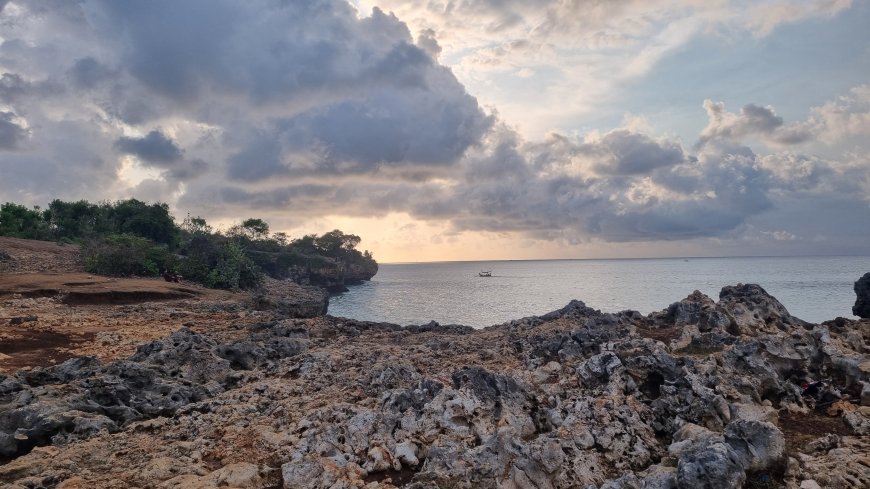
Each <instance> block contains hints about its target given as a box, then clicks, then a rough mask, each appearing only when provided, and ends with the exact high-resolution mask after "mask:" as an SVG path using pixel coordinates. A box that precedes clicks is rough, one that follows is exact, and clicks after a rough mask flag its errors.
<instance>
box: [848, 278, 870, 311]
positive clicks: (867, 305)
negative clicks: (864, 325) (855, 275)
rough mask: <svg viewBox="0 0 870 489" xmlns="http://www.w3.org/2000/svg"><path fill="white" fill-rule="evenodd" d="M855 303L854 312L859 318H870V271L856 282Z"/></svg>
mask: <svg viewBox="0 0 870 489" xmlns="http://www.w3.org/2000/svg"><path fill="white" fill-rule="evenodd" d="M855 295H857V296H858V297H857V298H856V299H855V305H854V306H852V314H854V315H856V316H858V317H859V318H864V319H870V272H868V273H865V274H864V276H863V277H861V278H859V279H858V280H857V281H856V282H855Z"/></svg>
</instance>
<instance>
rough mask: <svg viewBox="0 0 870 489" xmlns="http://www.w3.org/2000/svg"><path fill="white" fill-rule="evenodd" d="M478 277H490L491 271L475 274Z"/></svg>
mask: <svg viewBox="0 0 870 489" xmlns="http://www.w3.org/2000/svg"><path fill="white" fill-rule="evenodd" d="M477 276H478V277H492V271H490V270H486V271H482V272H480V273H478V274H477Z"/></svg>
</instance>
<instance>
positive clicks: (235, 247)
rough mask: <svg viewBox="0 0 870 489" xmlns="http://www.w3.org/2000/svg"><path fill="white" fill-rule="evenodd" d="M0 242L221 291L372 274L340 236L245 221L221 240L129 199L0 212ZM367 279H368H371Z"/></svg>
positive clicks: (203, 225) (366, 256)
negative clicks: (172, 276)
mask: <svg viewBox="0 0 870 489" xmlns="http://www.w3.org/2000/svg"><path fill="white" fill-rule="evenodd" d="M0 236H11V237H16V238H26V239H39V240H50V241H57V242H60V243H80V244H81V250H82V259H83V261H84V264H85V268H86V269H87V270H88V271H90V272H92V273H97V274H101V275H114V276H128V275H137V276H157V275H160V274H161V273H163V272H164V271H170V272H172V273H177V274H180V275H181V276H182V277H184V279H185V280H192V281H195V282H199V283H202V284H203V285H205V286H206V287H212V288H221V289H249V288H253V287H256V286H258V285H259V284H261V283H262V281H263V277H264V275H268V276H271V277H274V278H279V279H282V278H287V277H291V276H294V275H298V274H300V273H302V274H305V273H310V272H311V270H322V269H330V268H331V269H341V270H344V269H346V268H347V269H350V268H356V269H364V270H377V263H376V262H375V261H374V259H373V258H372V255H371V253H369V252H368V251H365V252H363V253H361V252H360V251H358V250H357V249H356V247H357V246H358V245H359V243H360V237H359V236H355V235H352V234H344V233H342V232H341V231H339V230H335V231H330V232H328V233H326V234H324V235H322V236H317V235H314V234H311V235H307V236H303V237H301V238H298V239H295V240H291V239H290V237H289V236H287V234H285V233H274V234H272V235H271V236H270V234H269V224H268V223H266V222H265V221H264V220H262V219H258V218H250V219H245V220H244V221H242V222H241V223H239V224H237V225H235V226H232V227H231V228H230V229H229V230H227V231H226V233H221V232H220V231H217V232H216V231H215V230H214V229H213V228H212V227H211V226H210V225H209V224H208V223H207V222H206V220H205V219H203V218H202V217H190V216H188V217H187V218H185V219H184V220H183V221H182V222H181V224H180V225H179V224H176V222H175V218H174V217H173V216H172V215H171V214H170V212H169V206H168V205H166V204H160V203H155V204H148V203H146V202H141V201H139V200H136V199H129V200H122V201H118V202H101V203H97V204H93V203H90V202H87V201H85V200H80V201H77V202H63V201H61V200H54V201H52V202H51V203H50V204H49V205H48V208H46V209H44V210H43V209H40V208H39V207H34V208H32V209H29V208H27V207H25V206H22V205H18V204H15V203H5V204H3V205H2V206H0ZM372 273H373V272H372Z"/></svg>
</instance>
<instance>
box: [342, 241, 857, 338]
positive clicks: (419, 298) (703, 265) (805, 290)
mask: <svg viewBox="0 0 870 489" xmlns="http://www.w3.org/2000/svg"><path fill="white" fill-rule="evenodd" d="M481 270H492V275H493V276H492V277H491V278H482V277H478V275H477V274H478V272H479V271H481ZM868 271H870V257H789V258H768V257H753V258H688V259H683V258H668V259H636V260H544V261H490V262H444V263H413V264H384V265H381V266H380V270H379V271H378V274H377V275H376V276H375V277H374V278H373V279H372V280H371V282H366V283H364V284H362V285H358V286H352V287H350V291H349V292H346V293H344V294H341V295H338V296H335V297H332V298H331V299H330V303H329V314H332V315H333V316H343V317H349V318H354V319H361V320H369V321H386V322H391V323H397V324H402V325H406V324H423V323H427V322H429V321H431V320H435V321H438V322H439V323H441V324H451V323H455V324H466V325H469V326H474V327H484V326H489V325H492V324H500V323H503V322H505V321H509V320H511V319H518V318H521V317H525V316H532V315H540V314H544V313H547V312H550V311H552V310H555V309H559V308H561V307H562V306H564V305H565V304H567V303H568V302H569V301H570V300H571V299H580V300H582V301H584V302H585V303H586V304H587V305H588V306H590V307H593V308H596V309H601V310H602V311H606V312H616V311H621V310H624V309H635V310H638V311H640V312H642V313H644V314H647V313H650V312H652V311H659V310H662V309H664V308H665V307H667V306H668V304H671V303H672V302H676V301H678V300H680V299H682V298H684V297H686V296H687V295H689V294H690V293H691V292H692V291H693V290H696V289H697V290H700V291H701V292H704V293H705V294H707V295H709V296H710V297H712V298H713V299H714V300H718V297H719V290H720V289H721V288H722V287H723V286H725V285H733V284H737V283H740V282H742V283H757V284H760V285H761V286H762V287H764V288H765V290H767V291H768V293H770V294H772V295H773V296H774V297H776V298H777V299H779V301H780V302H782V303H783V305H785V307H786V308H787V309H788V310H789V312H791V313H792V314H793V315H795V316H797V317H799V318H801V319H804V320H806V321H812V322H820V321H824V320H827V319H833V318H835V317H837V316H843V317H853V316H852V305H853V304H854V303H855V293H854V292H853V290H852V286H853V284H854V282H855V280H857V279H858V278H859V277H860V276H861V275H863V274H864V273H866V272H868Z"/></svg>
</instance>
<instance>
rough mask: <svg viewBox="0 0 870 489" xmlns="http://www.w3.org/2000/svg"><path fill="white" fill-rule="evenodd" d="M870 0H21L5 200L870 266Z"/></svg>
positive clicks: (474, 253)
mask: <svg viewBox="0 0 870 489" xmlns="http://www.w3.org/2000/svg"><path fill="white" fill-rule="evenodd" d="M867 25H870V2H868V1H866V0H767V1H748V0H745V1H744V0H733V1H727V0H611V1H604V0H353V1H350V2H348V1H345V0H306V1H293V0H289V1H286V0H285V1H279V0H249V1H229V0H186V1H184V2H177V1H169V0H156V1H148V2H137V1H114V0H0V202H6V201H11V202H17V203H21V204H26V205H40V206H45V205H46V204H47V203H48V202H49V201H51V200H52V199H54V198H60V199H64V200H78V199H87V200H90V201H99V200H116V199H125V198H130V197H135V198H138V199H140V200H145V201H149V202H154V201H160V202H167V203H168V204H169V205H170V206H171V208H172V209H173V212H174V213H175V215H176V216H177V217H179V218H183V217H184V216H186V215H188V214H190V215H191V216H202V217H205V218H206V219H207V220H208V221H209V223H210V224H212V225H215V226H218V227H223V228H227V227H229V226H230V225H232V224H234V223H236V222H239V221H241V220H243V219H245V218H248V217H258V218H262V219H264V220H266V221H267V222H269V224H270V225H271V228H272V230H273V231H284V232H287V233H288V234H289V235H290V236H291V237H299V236H302V235H304V234H309V233H323V232H326V231H329V230H332V229H335V228H339V229H341V230H343V231H345V232H348V233H353V234H357V235H359V236H360V237H361V238H362V243H361V245H360V247H361V248H364V249H369V250H371V251H372V252H373V253H374V255H375V258H376V259H378V260H379V261H380V262H416V261H441V260H481V259H544V258H621V257H660V256H741V255H813V254H824V255H830V254H862V255H867V254H870V156H868V150H870V30H868V29H867V27H866V26H867Z"/></svg>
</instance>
